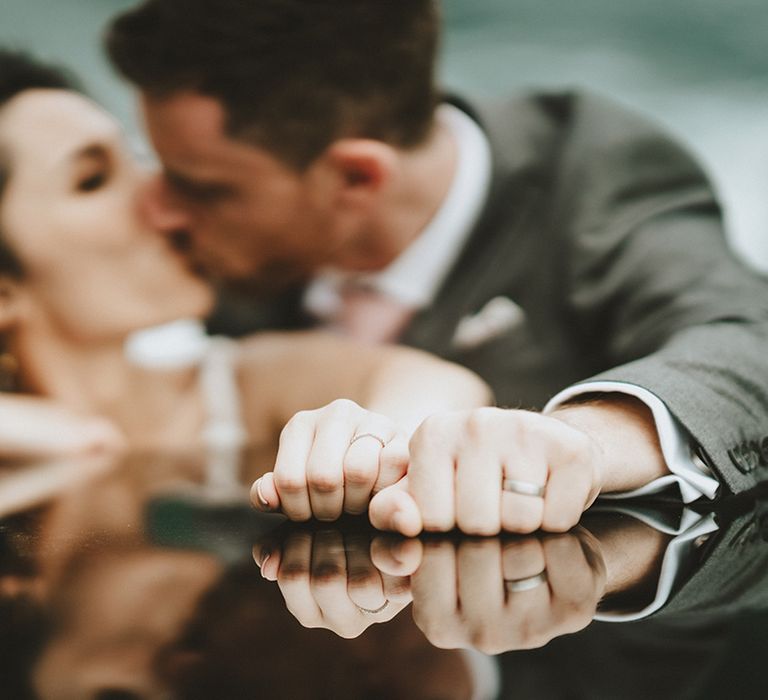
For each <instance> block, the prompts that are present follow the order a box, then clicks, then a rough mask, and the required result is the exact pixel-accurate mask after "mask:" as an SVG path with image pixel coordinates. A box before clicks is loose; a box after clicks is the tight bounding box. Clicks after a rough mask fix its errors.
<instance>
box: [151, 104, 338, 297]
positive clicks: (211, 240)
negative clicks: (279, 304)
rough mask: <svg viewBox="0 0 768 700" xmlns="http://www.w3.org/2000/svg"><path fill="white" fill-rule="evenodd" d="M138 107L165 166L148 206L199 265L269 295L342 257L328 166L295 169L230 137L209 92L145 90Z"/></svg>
mask: <svg viewBox="0 0 768 700" xmlns="http://www.w3.org/2000/svg"><path fill="white" fill-rule="evenodd" d="M142 107H143V111H144V117H145V120H146V125H147V130H148V132H149V136H150V138H151V140H152V143H153V144H154V147H155V150H156V151H157V154H158V156H159V157H160V159H161V160H162V163H163V166H164V174H163V176H162V177H159V178H158V179H157V180H156V182H155V183H153V185H152V186H151V187H149V188H148V190H147V192H146V196H145V212H146V215H147V217H148V218H149V219H150V220H151V221H152V222H153V223H154V224H155V225H156V226H157V227H158V228H160V229H162V230H164V231H166V232H167V233H168V234H170V235H176V234H178V237H179V240H180V243H182V244H184V245H186V244H188V245H189V253H188V254H189V257H190V261H191V262H192V263H193V265H195V267H199V268H201V269H202V270H203V271H204V272H205V273H206V274H208V275H210V276H212V277H214V278H221V279H224V280H227V281H230V282H235V283H236V282H248V283H250V284H253V285H254V286H255V287H256V288H258V289H263V290H264V291H265V292H270V291H276V290H278V289H280V288H282V287H284V286H287V285H289V284H291V283H295V282H298V281H301V280H303V279H306V278H307V277H308V276H310V275H311V274H312V272H313V271H315V270H316V269H317V268H318V267H321V266H323V265H327V264H331V263H333V262H334V260H335V259H337V258H338V256H339V252H340V250H341V249H343V248H344V246H345V244H346V243H347V242H348V239H349V236H350V232H349V231H348V230H346V231H345V230H343V229H344V228H345V227H344V226H342V225H340V222H339V218H340V217H339V216H338V212H337V211H335V207H334V204H333V202H334V199H335V198H334V196H333V187H334V178H333V176H332V174H331V173H330V172H329V171H328V169H327V168H324V167H322V165H311V166H310V167H309V168H308V169H306V170H305V171H303V172H297V171H296V170H294V169H292V168H290V167H289V166H288V165H286V164H285V163H283V162H282V161H280V160H278V159H277V158H276V157H274V156H272V155H271V154H270V153H269V152H267V151H266V150H265V149H262V148H259V147H257V146H253V145H250V144H247V143H244V142H243V141H239V140H235V139H233V138H231V137H230V136H229V135H227V134H226V132H225V126H226V115H225V113H224V109H223V108H222V106H221V105H220V103H219V102H218V101H217V100H216V99H214V98H211V97H207V96H204V95H200V94H197V93H191V92H181V93H177V94H174V95H171V96H170V97H167V98H163V99H154V98H149V97H146V96H145V97H144V98H143V99H142ZM346 228H348V227H346ZM187 236H188V237H189V240H188V241H187V240H186V239H187Z"/></svg>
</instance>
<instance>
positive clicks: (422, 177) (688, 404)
mask: <svg viewBox="0 0 768 700" xmlns="http://www.w3.org/2000/svg"><path fill="white" fill-rule="evenodd" d="M438 38H439V23H438V18H437V9H436V2H434V1H432V0H391V1H389V2H386V3H384V2H361V1H360V0H334V1H333V2H318V1H317V0H260V1H259V2H251V3H244V2H239V1H238V0H216V2H213V1H212V0H148V1H147V2H144V3H143V4H141V5H140V6H139V7H137V8H135V9H133V10H130V11H128V12H126V13H125V14H124V15H122V16H120V17H118V18H117V19H116V20H115V22H114V23H113V25H112V26H111V29H110V32H109V35H108V47H109V52H110V55H111V57H112V59H113V61H114V63H115V65H116V66H117V67H118V68H119V70H120V71H121V72H122V73H123V74H124V75H125V76H126V77H127V78H128V79H129V80H130V81H131V82H133V83H134V84H135V85H136V86H137V87H138V88H139V90H140V94H141V104H142V109H143V113H144V117H145V120H146V125H147V128H148V131H149V135H150V137H151V139H152V142H153V144H154V146H155V148H156V150H157V153H158V155H159V156H160V158H161V160H162V162H163V166H164V173H163V176H162V178H160V179H158V180H157V182H156V183H155V185H154V187H153V188H152V190H151V191H148V192H147V193H146V197H145V199H144V201H143V203H142V206H143V207H144V211H145V213H146V215H147V216H148V217H150V218H151V219H152V221H153V223H154V225H156V226H159V227H161V228H163V229H164V230H165V231H167V232H168V234H169V236H171V237H173V238H174V240H176V241H177V242H178V243H179V244H181V245H183V246H184V247H185V249H187V250H188V253H189V256H190V259H191V261H192V262H193V263H194V264H195V265H197V266H199V267H201V268H203V269H205V270H206V271H207V272H208V273H209V274H210V275H212V276H213V277H219V278H223V279H226V280H229V281H230V282H235V283H238V282H239V283H241V284H247V285H248V286H249V287H250V288H251V289H252V290H254V292H259V293H264V294H269V295H271V296H272V297H273V299H272V300H271V301H269V302H268V303H267V304H265V306H264V311H263V323H264V325H265V326H270V327H282V328H290V327H298V326H302V325H307V324H308V323H322V324H326V325H330V326H333V327H336V328H338V329H339V330H341V331H342V332H346V333H348V334H350V335H352V336H354V337H357V338H360V339H364V340H367V341H370V342H401V343H406V344H409V345H412V346H415V347H419V348H423V349H425V350H429V351H431V352H434V353H437V354H439V355H442V356H443V357H446V358H448V359H451V360H453V361H457V362H460V363H462V364H464V365H466V366H467V367H470V368H471V369H473V370H474V371H476V372H477V373H478V374H480V375H481V376H482V377H484V378H485V379H486V381H488V382H489V383H490V384H491V386H492V387H493V389H494V391H495V392H496V396H497V398H498V400H499V402H500V405H509V406H518V407H523V408H526V409H535V410H536V411H538V412H530V411H522V410H514V409H510V410H501V409H482V410H480V411H475V412H471V413H468V414H457V415H446V416H436V417H435V418H434V419H431V420H429V421H427V423H426V424H425V425H424V426H422V428H421V429H420V430H419V432H417V434H416V435H415V437H414V440H413V442H412V464H411V470H410V472H409V479H410V483H407V484H404V485H402V490H398V489H395V491H394V493H389V494H386V497H384V498H382V499H379V502H378V503H377V502H376V501H374V503H375V504H376V508H374V509H373V512H372V516H373V517H374V520H375V521H376V522H377V523H378V524H381V525H383V526H389V527H394V528H396V529H400V530H402V531H404V532H406V531H407V532H411V531H416V530H418V529H420V528H421V527H426V528H428V529H434V530H442V529H449V528H451V527H453V526H454V525H458V526H459V527H461V528H463V529H465V530H466V531H469V532H474V533H480V534H484V533H490V532H494V531H497V530H498V529H499V527H503V528H505V529H508V530H513V531H531V530H534V529H536V528H538V527H544V528H545V529H549V530H565V529H567V528H569V527H571V526H572V525H573V524H574V523H575V522H576V521H577V520H578V518H579V516H580V514H581V512H582V510H583V509H584V508H586V507H587V506H588V505H589V504H590V503H591V502H592V500H594V498H595V497H596V496H597V495H598V494H599V493H621V494H624V495H632V494H636V493H640V494H642V493H649V492H653V491H658V490H660V489H662V488H665V487H668V486H670V485H672V486H674V485H676V486H677V487H678V488H679V491H680V493H681V495H682V497H683V499H684V500H686V501H693V500H696V499H698V498H710V499H711V498H714V497H715V495H716V494H717V493H718V491H720V492H724V491H742V490H745V489H748V488H750V487H751V486H753V485H754V484H755V482H756V481H757V480H758V479H759V478H760V477H761V475H764V473H765V472H764V469H765V467H766V466H768V361H767V360H766V359H765V358H766V353H765V352H764V349H765V347H766V341H768V288H767V287H766V285H765V283H764V282H763V281H762V280H760V279H759V278H757V276H755V275H754V274H752V273H751V272H749V271H748V270H746V269H745V268H744V267H743V266H742V265H741V264H740V263H738V262H737V261H736V260H735V259H734V258H733V257H732V256H731V254H730V253H729V252H728V250H727V248H726V245H725V241H724V237H723V231H722V223H721V215H720V210H719V207H718V204H717V201H716V199H715V196H714V194H713V192H712V190H711V187H710V185H709V182H708V181H707V179H706V177H705V175H704V174H703V173H702V172H701V170H700V169H699V167H698V166H697V165H696V163H695V162H694V161H693V160H692V159H691V158H690V157H689V156H688V155H687V154H686V153H685V152H684V150H683V149H681V148H680V146H678V145H677V144H676V143H674V142H673V141H671V140H670V139H669V138H668V137H667V136H665V135H664V134H663V133H660V132H659V131H658V129H657V128H656V127H655V126H654V125H652V124H649V123H647V122H646V121H644V120H642V119H640V118H638V117H637V116H635V115H633V114H630V113H627V112H625V111H624V110H622V109H621V108H619V107H617V106H615V105H613V104H611V103H609V102H607V101H605V100H603V99H601V98H598V97H595V96H593V95H590V94H586V93H552V94H544V93H541V94H530V95H523V96H516V97H512V98H510V99H507V100H505V101H501V102H498V103H495V104H486V103H484V102H466V101H463V100H461V99H458V98H448V97H445V96H444V95H442V94H441V92H440V90H439V87H438V85H437V84H436V82H435V77H434V64H435V52H436V47H437V44H438ZM278 485H279V484H278ZM382 496H385V494H382Z"/></svg>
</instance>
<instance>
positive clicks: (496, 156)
mask: <svg viewBox="0 0 768 700" xmlns="http://www.w3.org/2000/svg"><path fill="white" fill-rule="evenodd" d="M457 106H458V107H460V108H461V109H463V110H465V111H466V112H468V113H469V114H470V116H472V117H473V118H474V119H475V120H476V121H478V123H479V124H480V125H481V127H482V128H483V130H484V131H485V133H486V135H487V136H488V138H489V140H490V142H491V152H492V158H493V172H492V177H491V187H490V190H489V193H488V196H487V199H486V202H485V206H484V208H483V210H482V213H481V215H480V218H479V219H478V222H477V224H476V225H475V227H474V229H473V231H472V233H471V235H470V237H469V240H468V242H467V244H466V245H465V247H464V250H463V251H462V253H461V255H460V256H459V258H458V261H457V262H456V264H455V265H454V266H453V268H452V270H451V272H450V273H449V274H448V276H447V277H446V280H445V282H444V283H443V285H442V286H441V289H440V291H439V292H438V295H437V297H436V299H435V302H434V303H433V305H432V306H431V307H430V308H428V309H426V310H424V311H423V312H422V313H420V314H418V315H417V316H416V317H415V318H414V320H413V322H412V323H411V325H410V326H409V328H408V329H407V330H406V332H405V334H404V336H403V338H402V342H404V343H406V344H408V345H413V346H416V347H420V348H425V349H429V350H433V351H435V352H438V353H440V354H441V355H450V354H451V340H452V338H453V335H454V332H455V330H456V326H457V325H458V323H459V322H460V320H461V319H462V318H463V317H465V316H467V315H469V314H474V313H477V312H478V311H479V310H480V309H481V308H482V307H483V306H484V305H485V304H486V303H487V302H488V301H489V300H490V299H492V298H493V297H495V296H508V297H510V298H511V299H513V301H516V302H518V303H520V302H521V300H520V298H517V297H520V296H521V290H518V285H517V284H516V280H518V279H519V280H520V281H521V283H522V280H523V279H524V278H525V277H526V275H525V274H523V273H524V271H525V268H526V267H530V265H531V260H530V258H529V257H528V255H527V252H528V251H526V247H527V246H526V245H525V242H526V241H530V239H531V237H530V236H525V235H524V234H525V232H527V231H530V230H531V229H532V228H533V229H535V228H536V221H537V220H538V219H539V218H540V217H539V216H538V214H539V212H540V210H541V203H542V193H543V191H544V189H545V188H544V183H546V182H548V181H549V179H550V178H549V177H548V174H549V168H550V163H549V161H550V159H549V158H547V157H542V156H543V153H542V151H543V152H544V154H546V151H547V150H548V148H547V147H548V145H549V144H548V139H546V138H545V136H546V134H543V133H541V132H542V131H543V129H542V123H543V122H544V123H546V122H545V120H543V119H542V116H541V114H540V112H539V110H537V109H535V105H534V103H533V102H532V101H530V100H515V101H512V102H510V103H507V104H504V105H501V106H491V107H489V108H488V109H485V110H479V111H475V110H473V109H472V108H471V107H469V106H467V105H465V104H461V103H459V104H457ZM516 271H517V272H519V273H520V274H516ZM522 294H523V296H524V290H522Z"/></svg>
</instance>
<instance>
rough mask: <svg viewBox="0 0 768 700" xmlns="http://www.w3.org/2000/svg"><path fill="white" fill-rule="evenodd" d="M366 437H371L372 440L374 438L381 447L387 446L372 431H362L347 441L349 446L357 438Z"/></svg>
mask: <svg viewBox="0 0 768 700" xmlns="http://www.w3.org/2000/svg"><path fill="white" fill-rule="evenodd" d="M367 437H369V438H373V439H374V440H376V442H378V443H379V444H380V445H381V446H382V448H384V447H386V446H387V443H386V441H385V440H382V439H381V438H380V437H379V436H378V435H374V434H373V433H362V434H361V435H355V437H353V438H352V439H351V440H350V441H349V445H350V447H351V446H352V445H354V444H355V443H356V442H357V441H358V440H362V439H363V438H367Z"/></svg>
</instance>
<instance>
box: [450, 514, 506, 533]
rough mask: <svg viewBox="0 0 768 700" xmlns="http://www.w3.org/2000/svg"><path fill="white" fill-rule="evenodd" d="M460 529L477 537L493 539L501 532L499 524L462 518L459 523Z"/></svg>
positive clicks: (485, 520)
mask: <svg viewBox="0 0 768 700" xmlns="http://www.w3.org/2000/svg"><path fill="white" fill-rule="evenodd" d="M458 525H459V529H460V530H461V531H462V532H463V533H465V534H467V535H474V536H476V537H491V536H493V535H498V534H499V530H501V524H500V523H499V522H493V521H490V520H487V519H477V518H466V517H465V518H462V519H461V520H460V521H459V523H458Z"/></svg>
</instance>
